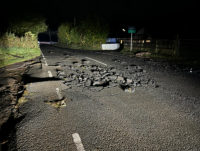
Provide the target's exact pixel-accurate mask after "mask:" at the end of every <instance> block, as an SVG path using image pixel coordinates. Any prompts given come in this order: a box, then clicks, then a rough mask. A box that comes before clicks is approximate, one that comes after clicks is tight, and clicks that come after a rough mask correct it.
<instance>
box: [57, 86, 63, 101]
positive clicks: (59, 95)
mask: <svg viewBox="0 0 200 151" xmlns="http://www.w3.org/2000/svg"><path fill="white" fill-rule="evenodd" d="M56 93H57V95H58V99H59V100H61V99H62V96H61V94H60V92H59V88H56Z"/></svg>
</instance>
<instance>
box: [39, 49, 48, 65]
mask: <svg viewBox="0 0 200 151" xmlns="http://www.w3.org/2000/svg"><path fill="white" fill-rule="evenodd" d="M40 51H41V49H40ZM41 54H42V57H43V59H44V62H45V65H46V66H48V64H47V61H46V59H45V57H44V55H43V53H42V51H41Z"/></svg>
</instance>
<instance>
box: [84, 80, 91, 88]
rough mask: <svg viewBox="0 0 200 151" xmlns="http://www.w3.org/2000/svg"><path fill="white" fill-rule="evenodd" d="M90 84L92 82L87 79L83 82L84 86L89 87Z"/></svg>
mask: <svg viewBox="0 0 200 151" xmlns="http://www.w3.org/2000/svg"><path fill="white" fill-rule="evenodd" d="M91 84H92V81H91V80H90V79H87V80H86V82H85V86H86V87H89V86H91Z"/></svg>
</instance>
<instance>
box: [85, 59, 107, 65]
mask: <svg viewBox="0 0 200 151" xmlns="http://www.w3.org/2000/svg"><path fill="white" fill-rule="evenodd" d="M85 58H88V59H90V60H93V61H96V62H98V63H101V64H103V65H105V66H107V64H105V63H103V62H100V61H97V60H95V59H92V58H89V57H85Z"/></svg>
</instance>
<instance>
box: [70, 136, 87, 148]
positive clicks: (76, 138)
mask: <svg viewBox="0 0 200 151" xmlns="http://www.w3.org/2000/svg"><path fill="white" fill-rule="evenodd" d="M72 137H73V139H74V143H75V145H76V148H77V151H85V149H84V147H83V144H82V142H81V138H80V136H79V135H78V133H74V134H72Z"/></svg>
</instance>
